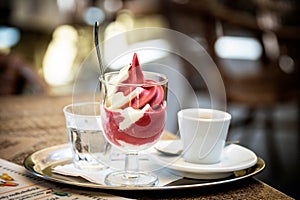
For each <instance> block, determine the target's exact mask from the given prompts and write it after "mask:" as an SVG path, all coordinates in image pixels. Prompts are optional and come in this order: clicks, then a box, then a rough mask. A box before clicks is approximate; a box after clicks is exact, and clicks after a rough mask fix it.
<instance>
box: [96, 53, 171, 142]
mask: <svg viewBox="0 0 300 200" xmlns="http://www.w3.org/2000/svg"><path fill="white" fill-rule="evenodd" d="M110 83H111V84H112V85H113V84H114V86H112V85H110ZM118 83H122V85H121V84H119V85H116V84H118ZM155 83H156V81H154V80H150V79H145V78H144V74H143V72H142V70H141V67H140V64H139V61H138V58H137V54H134V56H133V60H132V63H131V65H128V66H125V67H124V68H122V69H121V70H120V72H119V74H118V75H117V76H115V77H114V78H112V79H111V80H109V83H108V85H107V88H106V89H107V98H106V102H105V106H103V107H102V113H101V114H102V125H103V129H104V132H105V135H106V137H107V138H108V140H110V141H111V142H113V143H114V144H115V145H122V146H128V145H130V146H132V145H134V146H142V145H147V144H151V143H153V142H156V141H157V140H158V139H159V137H160V135H161V133H162V132H163V129H164V124H165V117H166V102H165V91H164V88H163V87H162V86H161V85H159V84H155ZM123 84H125V85H123ZM126 84H127V85H126ZM132 84H140V85H132Z"/></svg>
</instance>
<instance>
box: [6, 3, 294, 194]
mask: <svg viewBox="0 0 300 200" xmlns="http://www.w3.org/2000/svg"><path fill="white" fill-rule="evenodd" d="M299 11H300V2H299V1H296V0H247V1H237V0H198V1H196V0H163V1H161V0H43V1H40V0H25V1H24V0H1V1H0V95H37V94H50V95H66V94H72V92H73V89H74V84H75V83H76V84H77V85H80V88H79V89H78V91H80V92H89V91H95V90H96V89H95V82H93V81H91V80H96V81H97V77H98V73H99V72H98V66H97V60H96V59H95V56H93V51H94V45H93V25H94V22H95V21H96V20H97V21H99V22H100V25H101V26H100V39H101V40H108V39H109V38H111V37H113V36H114V35H116V34H118V33H122V32H126V31H131V30H134V29H136V28H143V27H158V28H168V29H172V30H176V31H179V32H181V33H183V34H186V35H187V36H189V37H191V38H193V39H194V40H195V41H196V42H197V43H199V44H201V45H202V47H203V48H204V49H205V50H206V51H207V52H208V53H209V55H210V56H211V58H212V59H213V61H214V62H215V63H216V65H217V67H218V69H219V71H220V73H221V76H222V79H223V81H224V85H225V90H226V100H227V108H228V110H229V112H231V113H232V114H233V122H232V126H231V130H230V134H229V138H228V139H229V140H238V141H239V142H240V144H242V145H244V146H247V147H249V148H251V149H252V150H254V151H255V152H256V153H257V154H258V156H260V157H262V158H263V159H264V160H265V162H266V166H267V167H266V170H265V171H264V172H263V173H261V174H260V175H258V176H257V178H259V179H260V180H262V181H264V182H266V183H268V184H269V185H271V186H273V187H275V188H277V189H279V190H281V191H283V192H285V193H287V194H288V195H290V196H292V197H295V198H297V197H300V193H299V191H298V188H297V186H298V185H299V184H298V183H299V179H297V178H298V177H299V169H300V161H299V146H300V139H299V124H300V120H299V114H300V111H299V105H300V104H299V103H300V101H299V97H300V89H299V86H300V84H299V81H300V78H299V77H300V76H299V73H300V72H299V62H300V60H299V59H300V53H299V50H300V24H299V23H300V15H299ZM145 42H148V43H151V44H152V45H157V46H163V47H164V48H166V49H167V48H180V47H177V46H176V41H172V42H171V43H170V41H164V40H160V38H159V36H157V35H151V33H148V34H146V33H145V34H143V35H141V34H139V35H136V36H134V37H133V38H123V39H120V40H119V41H118V43H117V44H116V49H118V48H121V47H122V45H124V44H125V45H127V46H128V45H137V44H140V43H143V44H145ZM179 50H182V51H184V50H185V49H179ZM195 51H196V50H195ZM193 53H195V54H197V52H193ZM104 54H105V47H104ZM200 54H201V53H200V52H199V55H200ZM105 56H108V57H109V55H105ZM147 57H148V58H149V57H151V59H152V60H155V59H156V60H162V62H163V63H166V64H168V65H170V63H172V64H171V65H172V66H174V68H176V70H177V71H178V72H180V73H181V74H182V75H183V76H184V77H185V78H186V80H188V82H189V84H190V85H191V87H192V89H193V91H195V93H196V96H197V99H198V101H199V102H200V103H199V104H200V106H201V107H209V106H210V105H211V100H210V98H209V97H210V96H209V94H208V90H207V87H206V85H205V82H204V81H203V77H201V76H200V75H199V73H197V71H195V69H194V68H193V67H192V66H191V64H190V63H188V62H187V61H186V60H185V59H184V58H178V57H175V58H174V57H172V55H167V54H166V53H160V54H157V55H156V54H155V55H152V54H151V55H148V56H146V58H147ZM87 58H89V59H87ZM199 58H200V57H199ZM83 65H87V66H88V67H86V68H85V69H86V70H84V71H81V72H80V73H79V71H80V70H82V66H83ZM119 67H120V66H118V65H114V66H113V67H112V68H111V70H117V69H118V68H119ZM158 71H159V69H158ZM169 77H171V79H172V74H170V75H169ZM174 79H175V80H177V78H176V76H173V80H174ZM170 82H171V81H170ZM175 82H176V81H175ZM170 84H172V83H170ZM173 87H176V86H173ZM178 90H179V91H178V93H180V92H181V96H182V98H183V99H186V100H188V99H189V94H188V93H187V92H186V91H185V92H183V90H182V88H180V85H179V87H178ZM175 92H176V91H174V93H175ZM172 98H173V97H171V98H169V101H170V99H172ZM174 98H175V97H174ZM177 106H178V105H177ZM184 106H186V107H188V106H189V104H188V103H187V104H186V105H184ZM181 107H182V105H181ZM175 111H176V109H175ZM173 115H174V113H173ZM170 120H172V121H173V122H174V119H171V118H170V119H169V121H170ZM175 124H176V123H175ZM172 126H175V125H174V124H173V125H172V124H171V125H170V127H172ZM170 129H171V130H170V131H176V130H177V129H174V130H172V128H170Z"/></svg>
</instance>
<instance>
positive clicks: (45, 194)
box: [0, 158, 127, 200]
mask: <svg viewBox="0 0 300 200" xmlns="http://www.w3.org/2000/svg"><path fill="white" fill-rule="evenodd" d="M4 199H5V200H8V199H11V200H12V199H13V200H27V199H43V200H59V199H67V200H75V199H76V200H77V199H80V200H81V199H83V200H88V199H93V200H105V199H127V198H124V197H119V196H113V195H111V194H106V193H103V192H98V191H97V192H96V191H89V190H79V189H77V190H75V189H72V188H71V187H67V185H63V184H54V183H52V182H48V181H46V180H44V179H41V178H38V177H35V176H33V175H31V174H30V173H28V172H27V171H26V169H25V168H24V167H22V166H20V165H16V164H14V163H12V162H9V161H6V160H3V159H1V158H0V200H4Z"/></svg>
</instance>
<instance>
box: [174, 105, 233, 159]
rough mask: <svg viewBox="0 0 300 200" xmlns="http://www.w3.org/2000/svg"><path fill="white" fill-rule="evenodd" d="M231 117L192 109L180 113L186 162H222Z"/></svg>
mask: <svg viewBox="0 0 300 200" xmlns="http://www.w3.org/2000/svg"><path fill="white" fill-rule="evenodd" d="M230 120H231V115H230V114H229V113H227V112H224V111H220V110H215V109H201V108H190V109H184V110H181V111H179V112H178V124H179V131H180V136H181V140H182V142H183V148H184V150H183V158H184V160H185V161H186V162H191V163H197V164H214V163H218V162H220V160H221V155H222V151H223V149H224V146H225V141H226V138H227V133H228V128H229V125H230Z"/></svg>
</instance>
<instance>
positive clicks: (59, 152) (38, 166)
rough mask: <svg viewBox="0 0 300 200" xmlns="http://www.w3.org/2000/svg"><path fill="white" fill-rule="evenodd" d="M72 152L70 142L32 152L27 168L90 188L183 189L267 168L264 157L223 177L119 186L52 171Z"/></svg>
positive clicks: (45, 176) (222, 180) (27, 158)
mask: <svg viewBox="0 0 300 200" xmlns="http://www.w3.org/2000/svg"><path fill="white" fill-rule="evenodd" d="M71 162H72V160H71V154H70V149H69V145H68V144H63V145H58V146H53V147H49V148H45V149H42V150H39V151H37V152H35V153H32V154H31V155H29V156H28V157H26V158H25V160H24V163H23V164H24V166H25V168H26V169H27V170H28V171H29V172H30V173H32V174H33V175H35V176H38V177H40V178H43V179H45V180H49V181H54V182H58V183H64V184H68V185H74V186H80V187H88V188H99V189H109V190H112V189H113V190H167V189H183V188H195V187H207V186H213V185H219V184H225V183H230V182H234V181H238V180H241V179H245V178H248V177H251V176H254V175H256V174H258V173H260V172H261V171H262V170H263V169H264V168H265V162H264V161H263V159H261V158H259V157H258V159H257V163H256V164H255V165H254V166H252V167H250V168H247V169H243V170H239V171H234V172H233V173H232V175H231V176H229V177H226V178H223V179H214V180H200V179H189V178H182V179H180V180H177V181H174V182H172V183H169V184H167V185H165V186H154V187H117V186H107V185H100V184H96V183H92V182H88V181H87V180H85V179H83V178H80V177H73V176H64V175H60V174H57V173H52V170H53V168H55V167H56V166H57V165H63V164H68V163H71Z"/></svg>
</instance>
